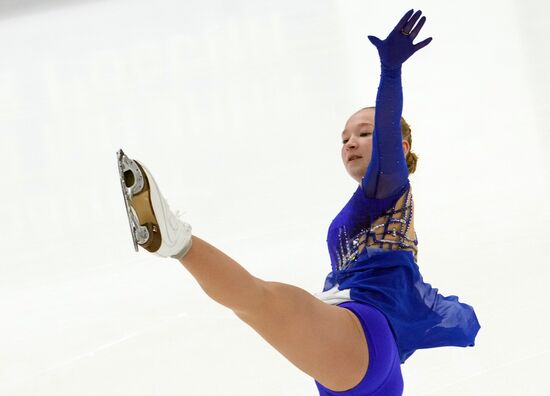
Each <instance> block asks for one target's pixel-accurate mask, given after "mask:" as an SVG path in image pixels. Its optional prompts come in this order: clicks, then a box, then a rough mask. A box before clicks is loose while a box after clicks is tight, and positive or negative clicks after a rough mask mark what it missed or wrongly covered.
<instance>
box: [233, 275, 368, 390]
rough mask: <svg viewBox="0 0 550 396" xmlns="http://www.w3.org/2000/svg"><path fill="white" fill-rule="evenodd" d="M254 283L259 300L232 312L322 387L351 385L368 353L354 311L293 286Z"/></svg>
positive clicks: (364, 367) (363, 368) (359, 376)
mask: <svg viewBox="0 0 550 396" xmlns="http://www.w3.org/2000/svg"><path fill="white" fill-rule="evenodd" d="M260 282H261V284H262V286H263V287H262V289H263V298H262V304H261V305H260V306H258V309H255V310H254V311H253V312H250V311H248V312H245V313H243V312H236V314H237V316H239V317H240V318H241V319H242V320H243V321H245V322H246V323H247V324H248V325H250V326H251V327H252V328H253V329H254V330H256V332H258V334H260V335H261V336H262V337H263V338H264V339H265V340H266V341H267V342H269V343H270V344H271V345H272V346H273V347H274V348H275V349H277V350H278V351H279V352H280V353H281V354H283V355H284V356H285V357H286V358H287V359H288V360H289V361H290V362H291V363H293V364H294V365H295V366H296V367H298V368H299V369H300V370H302V371H303V372H305V373H306V374H308V375H310V376H311V377H313V378H314V379H316V380H317V381H318V382H320V383H321V384H322V385H323V386H325V387H327V388H329V389H332V390H334V391H343V390H348V389H351V388H353V387H354V386H355V385H357V384H358V383H359V382H360V381H361V379H362V378H363V377H364V375H365V373H366V371H367V368H368V364H369V353H368V346H367V342H366V339H365V334H364V332H363V328H362V327H361V323H360V322H359V319H358V318H357V317H356V316H355V314H353V313H352V312H351V311H349V310H347V309H345V308H341V307H338V306H333V305H328V304H326V303H324V302H322V301H320V300H318V299H317V298H315V297H314V296H313V295H311V294H310V293H308V292H306V291H305V290H303V289H300V288H298V287H295V286H291V285H287V284H284V283H279V282H265V281H260Z"/></svg>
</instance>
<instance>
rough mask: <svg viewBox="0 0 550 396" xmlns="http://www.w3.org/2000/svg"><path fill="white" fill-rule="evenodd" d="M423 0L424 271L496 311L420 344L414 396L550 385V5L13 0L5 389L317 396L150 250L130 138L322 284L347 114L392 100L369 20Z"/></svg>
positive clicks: (196, 210) (3, 96)
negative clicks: (454, 343) (454, 341)
mask: <svg viewBox="0 0 550 396" xmlns="http://www.w3.org/2000/svg"><path fill="white" fill-rule="evenodd" d="M410 8H415V9H421V10H422V11H423V13H424V14H425V15H426V16H427V18H428V19H427V22H426V25H425V26H424V28H423V30H422V32H421V33H420V35H419V37H418V38H417V40H421V39H423V38H426V37H430V36H432V37H433V38H434V40H433V42H432V43H431V44H430V45H429V46H427V47H426V48H425V49H423V50H421V51H419V52H418V53H416V54H415V55H414V56H413V57H411V58H410V59H409V60H408V61H407V62H406V63H405V65H404V66H403V86H404V97H405V101H404V113H403V115H404V116H405V118H406V119H407V121H409V123H410V124H411V125H412V129H413V150H414V151H415V152H416V153H417V154H418V155H419V157H420V160H419V163H418V170H417V172H416V173H415V174H414V175H412V176H411V181H412V185H413V189H414V194H415V204H416V218H415V223H416V230H417V233H418V237H419V241H420V245H419V247H420V253H419V265H420V269H421V272H422V274H423V276H424V279H425V281H426V282H429V283H431V284H432V285H433V286H434V287H438V288H439V289H440V292H441V293H442V294H445V295H449V294H455V295H458V296H460V299H461V301H464V302H466V303H469V304H471V305H473V306H474V308H475V310H476V313H477V315H478V318H479V321H480V323H481V326H482V328H481V330H480V332H479V335H478V337H477V340H476V346H475V347H474V348H439V349H432V350H420V351H418V352H416V353H415V354H414V355H413V356H412V357H411V358H410V359H409V360H408V361H407V362H406V363H405V364H404V365H403V366H402V370H403V374H404V379H405V395H406V396H436V395H437V396H439V395H445V396H459V395H460V396H462V395H465V396H472V395H474V396H475V395H499V396H500V395H513V396H515V395H536V396H539V395H549V394H550V380H549V375H548V371H549V369H550V364H549V363H548V361H549V360H550V340H549V334H550V319H549V318H548V316H549V315H550V309H549V307H548V305H549V303H550V269H549V267H550V257H549V254H548V251H549V249H550V246H549V245H550V240H549V237H550V230H549V227H550V205H549V198H548V197H549V194H550V156H549V154H548V152H549V148H550V117H549V115H550V100H549V97H548V92H550V77H549V76H550V72H549V70H550V44H549V43H550V25H549V23H548V20H549V14H550V5H549V3H548V2H546V1H544V0H515V1H514V0H499V1H497V0H490V1H477V0H465V1H461V2H456V1H455V2H449V1H436V0H418V1H414V2H411V1H406V2H403V1H397V0H392V1H382V0H379V1H376V2H375V1H368V0H332V1H328V0H301V1H291V0H277V1H265V0H260V1H258V0H232V1H223V0H217V1H216V0H156V1H145V0H96V1H94V0H87V1H77V0H72V1H69V0H66V1H63V0H57V1H53V0H50V1H46V0H43V1H39V0H25V1H0V165H1V176H2V177H1V179H0V195H1V199H2V201H1V202H2V204H1V205H0V218H1V219H2V232H1V234H0V235H1V237H0V248H1V253H0V395H2V396H31V395H37V396H50V395H51V396H64V395H69V396H73V395H78V396H98V395H107V396H111V395H113V396H119V395H131V396H156V395H185V396H187V395H189V396H200V395H205V396H214V395H222V396H225V395H235V396H237V395H238V396H245V395H247V396H248V395H250V396H258V395H261V396H275V395H277V396H281V395H285V396H304V395H316V394H317V391H316V389H315V386H314V382H313V380H312V379H311V378H309V377H308V376H306V375H305V374H303V373H302V372H300V371H299V370H298V369H297V368H295V367H294V366H293V365H292V364H291V363H289V362H288V361H287V360H286V359H285V358H284V357H283V356H282V355H280V354H279V353H278V352H277V351H276V350H274V349H273V348H272V347H271V346H270V345H269V344H267V343H266V342H265V341H264V340H263V339H262V338H260V336H258V335H257V334H256V333H255V332H254V331H253V330H252V329H251V328H249V327H248V326H247V325H246V324H244V323H243V322H241V321H240V320H239V319H238V318H237V317H236V316H235V315H234V314H233V313H232V312H231V311H229V310H228V309H226V308H224V307H223V306H221V305H218V304H217V303H215V302H213V301H212V300H210V299H209V298H208V297H207V296H206V295H205V294H204V292H203V291H202V290H201V289H200V287H199V286H198V284H197V283H196V282H195V280H194V279H193V278H192V277H191V276H190V275H189V274H188V273H187V272H186V270H185V269H184V268H183V267H182V266H180V265H179V264H178V263H177V262H176V261H174V260H162V259H159V258H157V257H156V256H153V255H150V254H148V253H145V252H144V251H140V252H139V253H135V252H134V250H133V246H132V242H131V237H130V231H129V227H128V222H127V218H126V215H125V211H124V204H123V200H122V195H121V192H120V184H119V179H118V170H117V168H116V156H115V153H116V151H117V150H118V149H119V148H123V149H124V150H125V151H126V153H127V154H128V155H129V156H130V157H133V158H137V159H141V160H142V161H143V162H144V163H145V164H146V165H147V166H148V167H149V169H150V170H151V171H152V172H153V174H154V175H155V176H156V178H157V181H158V183H159V185H160V187H161V189H162V191H163V193H164V195H165V196H166V198H167V199H168V202H169V203H170V205H171V206H172V207H173V208H174V209H179V210H180V211H181V212H184V215H183V216H184V218H185V219H186V220H187V221H188V222H189V223H191V225H192V226H193V229H194V232H195V234H196V235H197V236H199V237H202V238H204V239H206V240H207V241H209V242H210V243H212V244H213V245H215V246H217V247H218V248H220V249H221V250H223V251H224V252H226V253H227V254H229V255H230V256H231V257H233V258H235V259H236V260H237V261H239V262H240V263H241V264H242V265H243V266H245V267H246V268H247V269H248V270H249V271H250V272H251V273H253V274H254V275H255V276H257V277H260V278H262V279H266V280H273V281H279V282H286V283H291V284H294V285H296V286H300V287H302V288H304V289H306V290H308V291H309V292H311V293H315V292H318V291H320V290H321V289H322V286H323V282H324V278H325V276H326V274H327V273H328V272H329V270H330V261H329V255H328V250H327V247H326V232H327V228H328V225H329V224H330V221H331V220H332V219H333V218H334V216H335V215H336V214H337V213H338V212H339V211H340V209H341V208H342V206H343V205H344V204H345V203H346V202H347V200H348V199H349V198H350V196H351V194H352V193H353V192H354V191H355V188H356V183H355V182H354V181H353V180H352V179H351V178H350V177H349V176H348V175H347V173H346V171H345V169H344V167H343V165H342V163H341V160H340V144H341V143H340V132H341V131H342V129H343V126H344V123H345V121H346V120H347V118H348V117H349V116H350V115H351V114H352V113H353V112H355V111H356V110H358V109H359V108H361V107H363V106H367V105H373V104H374V101H375V97H376V89H377V86H378V78H379V61H378V54H377V52H376V49H375V48H374V46H372V44H371V43H370V42H369V41H368V39H367V35H369V34H372V35H376V36H378V37H380V38H385V36H386V35H387V33H389V31H390V30H391V29H392V28H393V26H394V25H395V23H396V22H397V21H398V20H399V18H400V17H401V16H402V15H403V14H404V13H405V11H407V10H408V9H410Z"/></svg>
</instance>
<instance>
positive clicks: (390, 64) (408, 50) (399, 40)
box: [368, 10, 432, 69]
mask: <svg viewBox="0 0 550 396" xmlns="http://www.w3.org/2000/svg"><path fill="white" fill-rule="evenodd" d="M413 12H414V10H409V11H408V12H407V13H406V14H405V15H404V16H403V18H401V20H400V21H399V23H398V24H397V25H396V26H395V28H394V29H393V30H392V31H391V32H390V34H389V35H388V37H387V38H386V39H385V40H383V41H382V40H380V39H379V38H378V37H375V36H368V37H369V40H370V42H371V43H373V44H374V46H375V47H376V48H377V49H378V54H379V55H380V62H381V63H382V65H384V66H385V67H387V68H389V69H397V68H399V67H400V66H401V65H402V64H403V63H404V62H405V61H406V60H407V59H409V58H410V57H411V55H412V54H414V53H415V52H416V51H418V50H419V49H421V48H424V47H425V46H427V45H428V44H429V43H430V41H432V38H431V37H430V38H427V39H426V40H424V41H421V42H420V43H418V44H413V41H414V39H415V38H416V36H417V35H418V33H419V32H420V29H422V26H423V25H424V23H425V22H426V17H425V16H423V17H422V18H420V15H421V14H422V11H420V10H418V11H416V12H415V13H414V15H413ZM411 16H412V17H411ZM418 18H420V21H419V20H418ZM417 22H418V24H417ZM415 24H416V26H415Z"/></svg>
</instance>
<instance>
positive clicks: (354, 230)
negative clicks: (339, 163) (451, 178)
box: [327, 186, 418, 271]
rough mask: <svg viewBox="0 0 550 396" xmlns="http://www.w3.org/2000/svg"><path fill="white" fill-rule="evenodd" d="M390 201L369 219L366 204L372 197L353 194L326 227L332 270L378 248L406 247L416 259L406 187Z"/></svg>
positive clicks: (411, 204) (343, 267) (410, 202)
mask: <svg viewBox="0 0 550 396" xmlns="http://www.w3.org/2000/svg"><path fill="white" fill-rule="evenodd" d="M394 201H395V202H393V203H391V204H390V205H389V209H387V210H384V211H382V214H381V215H380V216H378V217H377V218H376V219H375V220H374V221H370V219H369V217H368V214H370V213H371V211H369V207H368V205H369V203H370V204H372V203H373V200H368V199H365V198H364V197H363V194H362V191H361V190H360V189H359V190H358V191H357V192H356V194H354V196H353V197H352V199H351V200H350V202H348V204H347V205H346V207H345V208H344V209H343V210H342V211H341V212H340V213H339V214H338V216H337V217H336V218H335V219H334V220H333V222H332V224H331V226H330V228H329V234H328V239H327V242H328V246H329V252H330V255H331V259H332V266H333V270H339V271H341V270H347V269H350V268H353V262H354V261H356V260H357V259H358V257H360V256H361V255H362V254H369V252H375V251H376V250H379V249H382V250H408V251H411V252H412V253H413V256H414V258H415V260H416V256H417V251H418V247H417V246H418V240H417V238H416V232H415V230H414V202H413V198H412V192H411V188H410V186H408V188H407V189H406V190H405V192H403V193H402V194H401V195H400V196H399V197H398V198H397V199H396V200H394ZM365 249H366V250H365Z"/></svg>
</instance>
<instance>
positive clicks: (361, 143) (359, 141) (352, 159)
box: [342, 108, 374, 183]
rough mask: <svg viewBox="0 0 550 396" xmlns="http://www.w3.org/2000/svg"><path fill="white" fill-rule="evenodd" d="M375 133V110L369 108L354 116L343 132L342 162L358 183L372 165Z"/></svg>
mask: <svg viewBox="0 0 550 396" xmlns="http://www.w3.org/2000/svg"><path fill="white" fill-rule="evenodd" d="M373 131H374V109H370V108H369V109H363V110H359V111H358V112H357V113H355V114H353V115H352V116H351V117H350V118H349V120H348V121H347V122H346V126H345V127H344V131H343V132H342V161H343V162H344V166H345V167H346V170H347V172H348V173H349V175H350V176H351V177H352V178H353V179H355V180H356V181H357V182H358V183H360V182H361V178H362V177H363V176H364V175H365V172H366V170H367V167H368V166H369V163H370V158H371V153H372V133H373ZM356 157H359V158H356Z"/></svg>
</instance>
